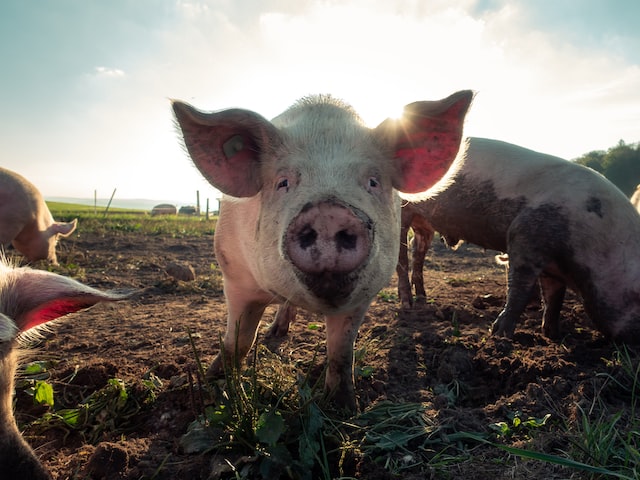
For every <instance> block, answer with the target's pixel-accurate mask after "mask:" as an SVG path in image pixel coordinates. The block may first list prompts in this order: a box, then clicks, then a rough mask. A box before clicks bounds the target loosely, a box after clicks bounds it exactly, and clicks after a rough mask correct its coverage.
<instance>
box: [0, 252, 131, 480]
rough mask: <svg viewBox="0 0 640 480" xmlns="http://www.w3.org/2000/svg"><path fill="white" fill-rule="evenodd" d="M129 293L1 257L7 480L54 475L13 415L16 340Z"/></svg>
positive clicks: (1, 466)
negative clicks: (102, 288) (103, 289)
mask: <svg viewBox="0 0 640 480" xmlns="http://www.w3.org/2000/svg"><path fill="white" fill-rule="evenodd" d="M123 298H126V295H121V294H116V293H109V292H101V291H98V290H95V289H93V288H91V287H88V286H85V285H82V284H81V283H78V282H76V281H75V280H72V279H70V278H66V277H62V276H60V275H56V274H53V273H49V272H44V271H39V270H32V269H29V268H14V267H12V266H11V265H9V264H8V263H7V262H6V261H5V260H4V259H3V258H0V472H2V475H1V476H2V478H3V479H6V480H22V479H27V478H28V479H32V480H44V479H50V478H51V475H50V474H49V473H48V472H47V471H46V470H45V468H44V467H43V466H42V464H41V463H40V461H39V460H38V459H37V457H36V456H35V454H34V452H33V450H32V449H31V447H29V445H28V444H27V443H26V442H25V440H24V439H23V438H22V436H21V435H20V432H19V430H18V427H17V426H16V422H15V419H14V416H13V408H12V397H13V379H14V375H15V371H16V354H15V351H14V350H15V348H16V346H17V344H18V340H17V336H18V335H19V334H20V333H21V332H26V331H28V330H30V329H31V328H34V327H37V326H39V325H41V324H44V323H46V322H48V321H51V320H54V319H56V318H59V317H61V316H63V315H66V314H68V313H72V312H76V311H78V310H81V309H84V308H88V307H90V306H92V305H94V304H96V303H98V302H104V301H115V300H121V299H123Z"/></svg>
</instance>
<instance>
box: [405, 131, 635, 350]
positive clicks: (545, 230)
mask: <svg viewBox="0 0 640 480" xmlns="http://www.w3.org/2000/svg"><path fill="white" fill-rule="evenodd" d="M464 143H465V144H464V147H463V148H461V149H460V153H459V155H458V158H457V159H456V161H455V163H456V166H455V167H454V168H457V169H456V173H455V176H454V178H453V180H452V182H451V183H450V185H449V186H448V187H447V188H445V189H443V190H441V191H440V192H438V193H437V194H435V195H433V196H430V197H428V198H426V199H423V200H422V201H419V202H413V203H411V202H409V203H406V204H405V205H404V206H403V214H402V221H403V226H402V232H403V233H402V234H403V235H404V239H403V240H401V243H402V244H403V247H402V250H401V255H400V256H399V261H398V268H397V273H398V279H399V280H398V287H399V294H400V297H401V299H402V302H403V304H405V305H407V304H408V303H409V302H410V301H411V286H410V284H409V280H408V260H407V248H406V231H407V229H408V227H409V226H414V227H416V226H417V235H418V236H419V237H423V238H424V239H426V240H427V241H426V242H423V243H422V244H423V247H422V248H419V249H418V250H417V251H416V252H414V253H415V254H416V255H415V256H416V258H414V263H413V277H414V279H415V278H416V277H419V280H418V281H416V280H414V283H415V284H417V285H419V286H421V285H422V265H423V261H424V252H425V251H426V248H427V247H428V245H429V243H430V242H429V239H430V238H431V236H432V235H433V231H434V230H435V231H438V232H440V233H441V234H443V235H444V236H445V238H447V239H448V243H449V244H455V243H456V242H457V241H458V240H465V241H468V242H470V243H473V244H476V245H479V246H481V247H484V248H487V249H492V250H497V251H499V252H505V253H506V254H507V257H508V262H509V271H508V279H507V300H506V305H505V307H504V309H503V310H502V312H501V313H500V314H499V315H498V317H497V319H496V320H495V322H494V323H493V325H492V333H493V334H494V335H501V336H506V337H512V336H513V334H514V331H515V327H516V323H517V321H518V319H519V317H520V316H521V314H522V313H523V311H524V309H525V307H526V305H527V303H528V302H529V299H530V298H531V296H532V294H533V293H535V292H534V288H535V284H536V281H537V282H538V283H539V286H540V293H541V297H542V300H543V319H542V330H543V333H544V335H546V336H547V337H549V338H552V339H557V338H558V337H559V335H560V329H559V317H560V309H561V307H562V303H563V301H564V295H565V292H566V288H567V287H569V288H571V289H572V290H574V291H575V292H576V293H577V294H578V295H579V296H580V297H581V300H582V302H583V304H584V307H585V311H586V313H587V315H588V316H589V318H590V319H591V320H592V322H593V324H594V325H595V326H596V328H597V329H598V330H600V331H601V332H602V333H603V334H604V335H605V336H607V337H609V338H611V339H614V340H621V341H632V342H637V341H640V256H638V252H639V251H640V216H639V215H638V213H637V212H636V211H635V209H634V207H633V205H632V204H631V202H629V199H628V198H627V197H626V196H625V195H624V194H623V193H622V192H621V191H620V190H619V189H618V188H617V187H615V186H614V185H613V184H612V183H611V182H609V181H608V180H607V179H606V178H605V177H603V176H602V175H600V174H599V173H597V172H595V171H593V170H591V169H589V168H587V167H584V166H581V165H578V164H576V163H573V162H569V161H566V160H563V159H561V158H558V157H554V156H551V155H546V154H542V153H539V152H535V151H532V150H528V149H526V148H522V147H519V146H516V145H512V144H509V143H505V142H501V141H498V140H490V139H484V138H469V139H467V140H466V141H465V142H464ZM418 295H424V288H423V287H422V291H421V292H420V291H419V292H418Z"/></svg>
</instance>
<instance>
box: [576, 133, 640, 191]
mask: <svg viewBox="0 0 640 480" xmlns="http://www.w3.org/2000/svg"><path fill="white" fill-rule="evenodd" d="M575 161H576V163H579V164H581V165H585V166H587V167H590V168H593V169H594V170H596V171H598V172H600V173H602V174H603V175H604V176H605V177H607V178H608V179H609V181H611V183H613V184H614V185H616V186H617V187H618V188H619V189H620V190H622V191H623V192H624V193H625V195H627V196H631V195H632V194H633V192H634V191H635V189H636V186H637V185H638V184H639V183H640V143H636V144H627V143H625V142H624V140H620V141H619V142H618V144H617V145H616V146H615V147H611V148H610V149H609V150H607V152H606V153H605V152H602V151H593V152H589V153H587V154H585V155H583V156H582V157H580V158H578V159H576V160H575Z"/></svg>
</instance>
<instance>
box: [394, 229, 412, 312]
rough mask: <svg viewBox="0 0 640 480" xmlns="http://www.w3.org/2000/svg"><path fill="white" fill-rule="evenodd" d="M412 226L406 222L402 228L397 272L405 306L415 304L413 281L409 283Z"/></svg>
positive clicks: (409, 306)
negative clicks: (409, 239)
mask: <svg viewBox="0 0 640 480" xmlns="http://www.w3.org/2000/svg"><path fill="white" fill-rule="evenodd" d="M409 228H410V226H409V225H408V223H407V224H405V223H404V218H403V224H402V227H401V228H400V251H399V253H398V264H397V265H396V274H397V276H398V296H399V297H400V302H401V304H402V307H403V308H411V305H413V293H412V291H411V283H409V248H408V243H407V240H408V234H409Z"/></svg>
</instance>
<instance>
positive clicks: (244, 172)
mask: <svg viewBox="0 0 640 480" xmlns="http://www.w3.org/2000/svg"><path fill="white" fill-rule="evenodd" d="M471 99H472V93H471V92H470V91H461V92H458V93H456V94H454V95H452V96H450V97H448V98H446V99H443V100H441V101H436V102H416V103H413V104H410V105H408V106H406V107H405V110H404V115H403V117H402V118H401V119H400V120H391V119H389V120H386V121H384V122H383V123H382V124H380V125H379V126H378V127H377V128H375V129H370V128H367V127H365V126H364V124H363V123H362V121H361V120H360V118H359V117H358V116H357V114H356V113H355V112H354V111H353V110H352V109H351V108H350V107H349V106H347V105H346V104H344V103H342V102H340V101H338V100H336V99H334V98H332V97H330V96H314V97H308V98H305V99H302V100H300V101H299V102H298V103H297V104H295V105H294V106H293V107H291V108H290V109H289V110H287V111H286V112H284V113H283V114H281V115H280V116H278V117H276V118H275V119H273V120H272V121H268V120H266V119H264V118H263V117H261V116H260V115H258V114H256V113H254V112H251V111H247V110H240V109H233V110H225V111H221V112H217V113H203V112H200V111H198V110H195V109H194V108H193V107H191V106H189V105H187V104H184V103H181V102H174V104H173V109H174V112H175V116H176V119H177V121H178V124H179V127H180V129H181V131H182V135H183V137H184V144H185V146H186V148H187V150H188V152H189V154H190V155H191V157H192V159H193V161H194V163H195V164H196V166H197V167H198V168H199V169H200V171H201V172H202V174H203V175H204V176H205V177H206V178H207V179H208V180H209V182H211V184H212V185H214V186H215V187H216V188H218V189H219V190H221V191H222V192H223V193H225V194H226V196H225V197H224V198H223V200H222V204H221V209H220V218H219V220H218V224H217V227H216V232H215V239H214V242H215V252H216V258H217V260H218V262H219V264H220V268H221V269H222V273H223V276H224V292H225V297H226V301H227V307H228V318H227V331H226V334H225V338H224V350H223V352H224V355H225V357H226V358H223V354H222V353H221V354H219V355H218V356H217V357H216V359H215V360H214V361H213V363H212V365H211V366H210V368H209V375H210V376H214V375H218V374H220V373H221V372H222V370H223V366H224V365H223V363H224V362H225V361H226V362H233V361H234V360H235V361H238V360H239V359H241V358H243V357H244V356H245V355H246V354H247V352H248V351H249V349H250V348H251V346H252V344H253V342H254V339H255V336H256V331H257V327H258V324H259V321H260V318H261V317H262V314H263V312H264V309H265V307H266V306H267V305H268V304H270V303H281V302H285V301H286V302H289V303H290V304H291V305H294V306H300V307H303V308H306V309H307V310H310V311H312V312H317V313H321V314H324V316H325V321H326V325H327V359H328V368H327V373H326V379H325V390H326V391H327V392H328V393H330V394H331V395H332V396H333V400H334V402H335V403H336V404H337V405H339V406H345V407H347V408H350V409H354V408H355V406H356V404H355V394H354V386H353V371H352V370H353V343H354V341H355V338H356V335H357V332H358V327H359V326H360V323H361V322H362V320H363V318H364V315H365V313H366V311H367V309H368V306H369V304H370V302H371V300H372V299H373V298H374V296H375V295H376V293H377V292H378V291H379V290H380V289H381V288H382V287H384V286H385V285H386V284H387V282H388V281H389V279H390V276H391V274H392V273H393V269H394V266H395V264H396V260H397V254H398V248H399V245H398V243H399V238H400V230H399V229H400V201H399V197H398V195H397V190H399V191H404V192H409V193H417V192H421V191H424V190H426V189H428V188H430V187H432V186H433V185H434V184H435V183H436V182H437V181H438V180H440V179H441V178H442V177H443V175H445V173H446V172H447V171H448V169H449V167H450V165H451V162H452V161H453V159H454V158H455V156H456V154H457V152H458V149H459V146H460V140H461V135H462V124H463V120H464V116H465V114H466V112H467V109H468V107H469V104H470V102H471ZM232 197H236V198H232Z"/></svg>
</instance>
